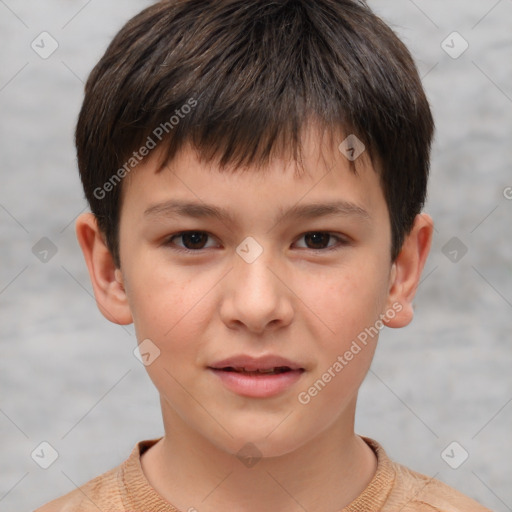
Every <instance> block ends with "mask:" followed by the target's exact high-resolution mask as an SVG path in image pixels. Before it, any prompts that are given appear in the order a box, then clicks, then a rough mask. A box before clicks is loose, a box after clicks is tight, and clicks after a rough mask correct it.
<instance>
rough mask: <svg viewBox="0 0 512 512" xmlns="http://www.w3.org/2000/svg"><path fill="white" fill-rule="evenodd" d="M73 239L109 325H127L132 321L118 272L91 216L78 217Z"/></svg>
mask: <svg viewBox="0 0 512 512" xmlns="http://www.w3.org/2000/svg"><path fill="white" fill-rule="evenodd" d="M76 236H77V239H78V243H79V244H80V247H81V249H82V252H83V254H84V258H85V262H86V264H87V268H88V270H89V276H90V278H91V283H92V287H93V290H94V296H95V298H96V304H97V305H98V308H99V310H100V311H101V313H102V314H103V316H104V317H105V318H106V319H107V320H110V321H111V322H113V323H116V324H120V325H127V324H131V323H132V321H133V319H132V315H131V311H130V307H129V304H128V300H127V296H126V291H125V286H124V282H123V277H122V272H121V270H120V269H118V268H116V265H115V263H114V259H113V257H112V254H111V253H110V250H109V249H108V247H107V245H106V243H105V240H104V237H103V234H102V232H101V231H100V229H99V227H98V223H97V221H96V217H95V216H94V215H93V214H92V213H84V214H82V215H80V216H79V217H78V219H77V221H76Z"/></svg>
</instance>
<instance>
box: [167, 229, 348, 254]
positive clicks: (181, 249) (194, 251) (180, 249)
mask: <svg viewBox="0 0 512 512" xmlns="http://www.w3.org/2000/svg"><path fill="white" fill-rule="evenodd" d="M194 233H196V234H197V233H200V234H205V235H207V236H209V237H211V238H215V237H213V235H211V234H210V233H208V232H206V231H182V232H180V233H176V234H174V235H172V236H170V237H168V238H167V239H166V241H165V242H164V245H165V246H167V247H170V248H171V249H172V250H174V251H177V252H181V253H185V254H198V253H201V252H202V251H204V250H205V249H187V248H184V247H179V246H176V245H174V244H173V243H172V240H173V239H174V238H180V237H182V236H183V235H187V234H194ZM310 234H315V235H317V234H322V235H329V236H330V237H332V238H335V239H337V241H338V243H337V244H336V245H334V246H331V247H326V248H325V249H308V248H307V247H306V248H301V249H303V250H309V251H315V252H327V251H333V250H338V249H340V247H343V246H346V245H348V244H349V241H348V240H347V239H346V238H344V237H341V236H339V235H336V234H334V233H331V232H329V231H307V232H306V233H303V234H302V235H301V236H300V237H299V238H298V240H300V239H301V238H303V237H304V236H306V235H310Z"/></svg>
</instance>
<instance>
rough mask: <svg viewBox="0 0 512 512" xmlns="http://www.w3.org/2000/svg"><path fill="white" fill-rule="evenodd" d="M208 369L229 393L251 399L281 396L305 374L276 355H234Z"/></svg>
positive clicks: (295, 365) (298, 366) (291, 363)
mask: <svg viewBox="0 0 512 512" xmlns="http://www.w3.org/2000/svg"><path fill="white" fill-rule="evenodd" d="M208 370H210V371H211V372H212V373H213V374H214V375H216V377H217V378H218V379H219V380H220V382H221V383H222V384H223V385H224V387H225V388H227V389H228V390H229V391H231V392H232V393H235V394H237V395H240V396H244V397H251V398H269V397H272V396H276V395H279V394H282V393H284V392H285V391H287V390H290V389H291V388H292V387H293V386H294V385H295V384H296V383H297V381H298V380H300V378H301V376H302V374H303V373H304V372H305V371H306V370H305V368H303V367H302V366H301V365H299V364H296V363H294V362H292V361H289V360H287V359H284V358H281V357H277V356H266V357H260V358H253V357H249V356H237V357H233V358H229V359H224V360H223V361H219V362H217V363H215V364H213V365H211V366H208Z"/></svg>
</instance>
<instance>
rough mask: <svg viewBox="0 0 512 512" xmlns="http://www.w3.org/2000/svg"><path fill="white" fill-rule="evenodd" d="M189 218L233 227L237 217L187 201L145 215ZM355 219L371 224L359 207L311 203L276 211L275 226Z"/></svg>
mask: <svg viewBox="0 0 512 512" xmlns="http://www.w3.org/2000/svg"><path fill="white" fill-rule="evenodd" d="M161 216H164V217H192V218H194V219H204V218H214V219H217V220H219V221H221V222H223V223H230V224H232V225H235V224H236V223H237V221H236V216H235V215H234V214H233V213H232V212H230V211H229V210H227V209H226V208H222V207H219V206H214V205H210V204H206V203H193V202H188V201H178V200H170V201H164V202H161V203H157V204H154V205H152V206H150V207H148V208H147V209H146V210H145V212H144V217H161ZM333 216H343V217H348V216H351V217H358V218H360V219H362V220H366V221H368V220H370V214H369V213H368V212H367V211H366V210H365V209H364V208H362V207H361V206H359V205H357V204H355V203H352V202H348V201H335V202H328V203H312V204H306V205H298V204H297V205H294V206H292V207H291V208H289V209H288V210H284V209H283V208H280V209H279V213H278V215H277V217H276V218H275V219H274V222H275V224H278V223H279V222H282V221H285V220H290V219H298V220H307V219H316V218H319V217H333Z"/></svg>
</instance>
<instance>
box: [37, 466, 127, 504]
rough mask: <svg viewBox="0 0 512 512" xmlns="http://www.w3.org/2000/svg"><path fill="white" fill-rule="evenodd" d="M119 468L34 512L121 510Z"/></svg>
mask: <svg viewBox="0 0 512 512" xmlns="http://www.w3.org/2000/svg"><path fill="white" fill-rule="evenodd" d="M120 467H121V466H118V467H117V468H114V469H111V470H110V471H107V472H106V473H103V474H102V475H100V476H97V477H96V478H94V479H92V480H90V481H89V482H87V483H86V484H85V485H83V486H81V487H80V488H77V489H75V490H74V491H71V492H69V493H68V494H66V495H64V496H62V497H60V498H58V499H56V500H53V501H51V502H49V503H47V504H46V505H43V506H42V507H40V508H38V509H36V510H35V511H34V512H98V509H99V510H108V509H107V508H106V507H109V509H110V510H123V504H122V501H121V497H120V493H119V485H118V474H119V470H120Z"/></svg>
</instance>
